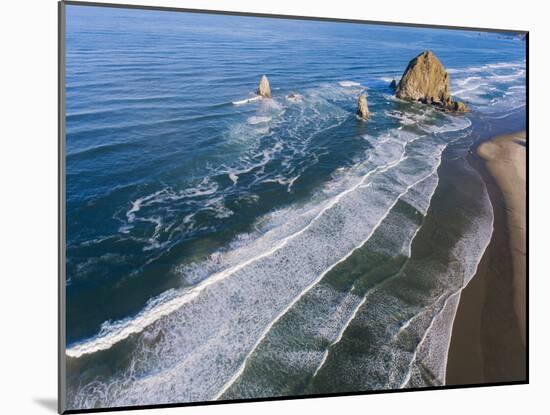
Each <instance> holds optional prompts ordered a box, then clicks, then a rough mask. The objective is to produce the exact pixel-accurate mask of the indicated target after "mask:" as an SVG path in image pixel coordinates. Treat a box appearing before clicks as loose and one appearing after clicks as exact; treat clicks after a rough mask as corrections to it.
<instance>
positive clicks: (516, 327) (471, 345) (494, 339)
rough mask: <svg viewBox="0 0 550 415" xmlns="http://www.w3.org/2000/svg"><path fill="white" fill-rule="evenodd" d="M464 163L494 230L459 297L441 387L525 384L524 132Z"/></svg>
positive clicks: (492, 143)
mask: <svg viewBox="0 0 550 415" xmlns="http://www.w3.org/2000/svg"><path fill="white" fill-rule="evenodd" d="M469 161H470V163H471V164H472V165H473V166H474V167H475V168H476V170H477V171H478V172H479V173H480V175H481V176H482V177H483V179H484V180H485V183H486V184H487V188H488V191H489V196H490V198H491V202H492V204H493V208H494V214H495V221H494V231H493V235H492V238H491V242H490V244H489V246H488V247H487V250H486V251H485V254H484V255H483V258H482V260H481V262H480V264H479V267H478V270H477V273H476V275H475V276H474V278H472V280H471V281H470V283H469V284H468V286H467V287H466V288H465V289H464V290H463V291H462V294H461V298H460V303H459V306H458V310H457V313H456V317H455V321H454V324H453V330H452V338H451V344H450V347H449V354H448V360H447V375H446V377H447V379H446V384H448V385H460V384H476V383H494V382H512V381H519V382H521V381H525V380H526V348H525V335H526V239H525V230H526V226H525V224H526V141H525V132H520V133H516V134H511V135H505V136H499V137H496V138H494V139H492V140H490V141H487V142H485V143H482V144H481V145H479V146H478V148H477V156H476V155H472V156H471V157H470V158H469Z"/></svg>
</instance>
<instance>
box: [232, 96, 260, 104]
mask: <svg viewBox="0 0 550 415" xmlns="http://www.w3.org/2000/svg"><path fill="white" fill-rule="evenodd" d="M261 99H262V97H261V96H260V95H258V96H255V97H252V98H246V99H242V100H240V101H233V102H232V104H233V105H242V104H248V103H249V102H254V101H259V100H261Z"/></svg>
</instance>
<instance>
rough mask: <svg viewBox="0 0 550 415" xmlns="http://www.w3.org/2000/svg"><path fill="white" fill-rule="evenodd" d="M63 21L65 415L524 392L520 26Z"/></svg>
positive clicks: (134, 13) (81, 7)
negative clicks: (468, 391)
mask: <svg viewBox="0 0 550 415" xmlns="http://www.w3.org/2000/svg"><path fill="white" fill-rule="evenodd" d="M59 10H60V15H59V16H60V22H59V23H60V39H59V40H60V67H59V71H60V72H59V75H60V143H59V144H60V188H61V192H60V316H59V317H60V350H59V369H60V372H59V373H60V379H59V386H60V390H59V393H60V395H59V403H60V412H86V411H92V410H107V409H113V408H118V409H132V408H143V407H151V406H159V407H166V406H179V405H188V404H197V403H204V404H206V403H215V402H219V403H223V402H230V401H257V400H269V399H276V398H278V399H281V398H287V399H292V398H301V397H318V396H338V395H343V394H346V395H349V394H365V393H373V392H384V391H397V390H423V389H439V388H447V387H460V386H473V385H498V384H521V383H526V382H527V381H528V377H527V339H528V335H527V334H528V324H527V308H526V299H527V287H528V284H527V270H526V264H527V262H526V261H527V260H526V256H527V245H526V232H527V226H526V224H527V209H526V187H527V169H526V164H527V146H528V138H527V134H526V131H527V129H528V125H527V117H526V113H527V93H528V90H527V85H528V83H527V76H528V71H527V69H528V68H527V65H528V54H527V51H528V33H527V32H517V31H505V30H490V29H469V28H449V27H443V26H441V27H437V26H426V25H421V24H418V25H404V24H395V23H387V22H385V23H376V22H363V21H354V20H336V19H327V18H324V19H314V18H305V17H293V16H269V15H253V14H246V13H224V12H212V11H199V10H178V9H168V8H164V9H163V8H154V7H144V6H139V7H138V6H120V5H118V6H117V5H109V4H107V5H101V4H97V3H94V4H86V3H78V2H62V3H60V9H59ZM418 23H422V22H418ZM465 23H467V22H465Z"/></svg>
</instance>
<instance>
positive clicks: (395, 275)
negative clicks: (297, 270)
mask: <svg viewBox="0 0 550 415" xmlns="http://www.w3.org/2000/svg"><path fill="white" fill-rule="evenodd" d="M440 164H441V158H440V161H439V163H438V164H437V166H436V167H435V168H434V170H433V171H432V173H431V174H428V175H427V176H426V177H424V178H423V179H420V181H418V182H417V183H416V184H419V183H422V182H423V181H424V180H427V179H428V178H430V177H432V176H433V175H434V174H436V172H437V169H438V168H439V165H440ZM438 183H439V179H438ZM416 184H415V185H413V187H414V186H416ZM411 188H412V187H411ZM435 188H437V185H436V186H435ZM435 188H434V190H433V191H432V192H431V194H430V197H429V200H431V199H432V197H433V195H434V193H435ZM409 190H410V189H409ZM409 190H407V191H406V192H405V194H404V195H406V194H407V193H408V191H409ZM399 198H401V196H400V197H399ZM420 228H422V224H421V225H420V226H419V227H418V228H417V229H416V231H415V232H414V233H413V235H412V237H411V240H410V241H409V246H408V251H407V260H406V261H405V263H403V265H401V267H400V268H399V270H398V271H397V272H396V273H395V274H394V275H392V276H391V277H389V278H387V279H385V280H383V281H380V282H379V283H378V284H376V285H374V286H373V287H371V288H369V289H368V290H367V292H366V293H365V295H364V296H363V299H362V300H361V301H360V302H359V304H357V306H356V307H355V309H354V310H353V313H352V314H351V317H350V318H349V319H348V320H347V322H346V323H345V324H344V326H343V327H342V329H341V330H340V333H339V334H338V336H337V337H336V339H335V340H334V341H333V342H332V343H331V344H330V345H329V346H328V347H327V349H326V350H325V352H324V353H323V358H322V359H321V363H320V364H319V366H317V369H315V372H313V376H312V377H313V378H314V377H315V376H317V373H319V371H320V370H321V368H322V367H323V366H324V365H325V363H326V361H327V358H328V354H329V352H330V349H332V348H333V347H334V346H335V345H336V344H338V343H340V341H341V340H342V338H343V337H344V333H345V332H346V330H347V328H348V327H349V325H350V324H351V322H352V321H353V320H354V319H355V317H356V316H357V313H358V312H359V310H360V309H361V307H362V306H363V305H364V304H365V303H366V302H367V299H368V298H369V297H370V296H371V295H372V294H373V293H375V292H376V291H377V290H378V289H379V288H380V287H381V286H382V285H384V284H386V283H387V282H389V281H392V280H394V279H395V278H397V277H398V276H400V275H401V274H402V273H403V270H404V269H405V267H406V266H407V264H408V262H409V260H410V258H411V254H412V244H413V241H414V239H415V238H416V235H417V234H418V232H419V231H420Z"/></svg>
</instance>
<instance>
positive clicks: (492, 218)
mask: <svg viewBox="0 0 550 415" xmlns="http://www.w3.org/2000/svg"><path fill="white" fill-rule="evenodd" d="M474 171H475V169H474ZM475 172H476V174H477V175H478V176H479V177H480V178H481V176H480V175H479V173H477V171H475ZM489 202H490V203H492V202H491V201H490V199H489ZM494 226H495V216H494V213H493V215H491V234H490V235H489V237H488V238H487V242H486V243H485V247H484V248H483V250H482V251H481V254H480V255H479V258H478V261H477V264H476V268H475V270H474V272H473V273H472V275H470V278H468V280H467V281H466V284H464V285H462V287H460V288H459V289H458V290H457V291H456V292H454V293H453V294H451V295H449V296H448V297H447V298H446V299H445V302H444V303H443V307H441V309H440V310H439V311H438V312H437V314H436V315H435V316H433V318H432V321H431V322H430V325H429V326H428V328H427V329H426V331H425V332H424V335H423V336H422V338H421V339H420V342H419V343H418V344H417V345H416V348H415V349H414V353H413V358H412V360H411V362H410V363H409V371H408V372H407V375H406V376H405V379H403V381H402V382H401V384H400V385H399V389H402V388H404V387H405V385H406V384H407V383H409V381H410V379H411V376H412V366H413V364H414V363H415V361H416V358H417V356H418V349H419V348H420V346H421V345H422V344H423V343H424V341H425V340H426V338H427V337H428V334H429V332H430V330H431V328H432V327H433V325H434V323H435V320H436V318H437V317H438V316H439V315H440V314H441V313H442V312H443V311H444V310H445V307H447V303H448V301H449V300H450V299H451V298H452V297H454V296H456V295H459V296H460V295H461V294H462V291H463V290H464V288H466V287H467V286H468V284H469V283H470V281H471V280H472V278H473V277H474V276H475V275H476V273H477V270H478V268H479V263H480V262H481V259H482V258H483V255H484V254H485V251H486V250H487V247H488V246H489V244H490V243H491V240H492V239H493V232H494ZM439 298H441V296H440V297H439ZM439 298H438V300H439ZM436 304H437V301H436ZM416 317H418V315H416V316H414V317H413V319H414V318H416ZM455 318H456V310H455V315H454V317H453V321H452V323H451V330H452V327H453V325H454V320H455ZM411 320H412V319H411ZM408 323H409V324H410V321H409V322H408ZM400 331H402V330H400ZM449 346H450V339H449V344H448V345H447V353H446V355H445V356H444V359H445V367H446V366H447V365H446V361H447V358H448V354H449Z"/></svg>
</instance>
